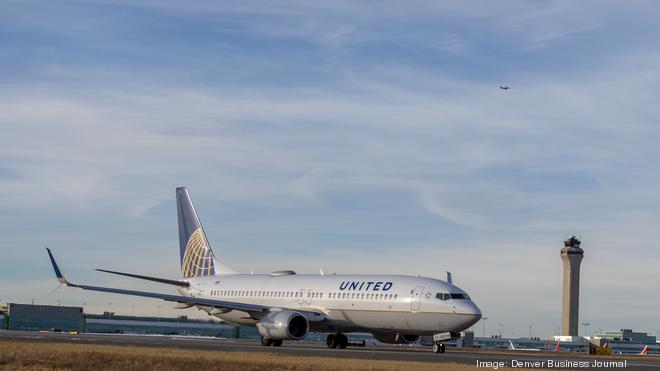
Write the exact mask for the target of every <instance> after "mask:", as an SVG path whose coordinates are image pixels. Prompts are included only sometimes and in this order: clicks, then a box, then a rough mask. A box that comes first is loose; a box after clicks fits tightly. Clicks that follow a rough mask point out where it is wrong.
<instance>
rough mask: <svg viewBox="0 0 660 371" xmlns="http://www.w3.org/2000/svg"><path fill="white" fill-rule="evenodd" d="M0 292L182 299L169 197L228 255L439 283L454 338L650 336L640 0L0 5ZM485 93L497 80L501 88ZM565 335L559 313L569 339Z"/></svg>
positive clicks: (76, 298)
mask: <svg viewBox="0 0 660 371" xmlns="http://www.w3.org/2000/svg"><path fill="white" fill-rule="evenodd" d="M0 5H1V6H2V9H3V10H2V12H0V254H1V256H2V258H1V260H0V301H1V302H30V301H31V300H34V301H35V302H36V303H41V304H57V303H61V304H62V305H83V304H84V305H85V309H86V310H87V311H90V312H102V311H105V310H111V311H115V312H118V313H126V314H145V315H156V314H157V313H161V314H162V315H172V316H173V315H182V314H185V315H188V316H190V317H199V318H206V315H205V314H202V313H201V312H197V311H195V310H194V309H188V310H175V309H172V307H171V305H170V304H168V303H165V302H158V301H153V300H147V299H136V298H130V297H122V296H118V295H114V296H113V295H107V294H101V293H94V292H82V291H80V290H76V289H73V288H60V289H58V290H56V291H55V292H52V291H53V290H54V289H55V288H57V282H56V281H55V279H54V277H53V274H52V270H51V267H50V264H49V261H48V258H47V256H46V254H45V251H44V249H43V247H44V246H48V247H50V248H52V249H53V251H54V253H55V256H56V257H57V258H58V261H59V263H60V266H61V269H62V270H63V272H64V273H65V274H66V275H67V278H68V279H69V280H71V281H73V282H81V283H87V284H96V285H109V286H112V287H124V288H140V289H149V290H159V291H161V292H169V291H168V289H169V288H168V287H161V286H158V285H156V284H154V285H152V284H150V283H145V282H135V281H131V280H128V279H124V278H121V277H113V276H108V275H106V274H103V273H100V272H96V271H94V270H93V268H106V269H113V270H120V271H127V272H135V273H139V274H146V275H153V276H161V277H170V278H176V277H177V276H178V272H179V268H180V267H179V249H178V237H177V224H176V207H175V193H174V189H175V187H177V186H187V187H188V189H189V190H190V193H191V196H192V198H193V200H194V202H195V204H196V206H197V211H198V213H199V214H200V217H201V218H202V221H203V223H204V226H205V230H206V234H207V236H208V238H209V240H210V243H211V246H212V247H213V249H214V252H215V254H216V255H217V256H218V258H219V259H220V260H221V261H222V262H223V263H225V264H227V265H229V266H231V267H232V268H234V269H236V270H238V271H242V272H248V271H254V272H264V273H265V272H270V271H273V270H278V269H293V270H295V271H297V272H298V273H318V272H319V269H323V270H324V271H325V272H337V273H374V274H376V273H393V274H407V275H423V276H429V277H436V278H441V279H444V277H445V272H446V271H451V272H452V273H453V277H454V282H455V283H456V284H457V285H458V286H459V287H461V288H463V289H464V290H466V291H467V292H468V293H470V295H471V296H472V297H473V299H474V300H475V302H476V303H477V305H479V306H480V308H481V309H482V311H483V313H484V315H485V316H487V317H488V320H487V321H486V323H485V326H484V323H483V321H482V322H479V323H478V324H477V325H476V326H475V331H476V333H477V336H481V334H482V332H484V333H485V334H486V335H487V336H488V335H490V334H493V333H497V332H498V331H499V328H500V326H499V324H502V325H501V327H502V329H503V333H504V335H506V336H511V335H514V336H526V335H528V331H529V326H530V325H531V326H532V332H533V335H534V336H542V337H547V336H551V335H553V334H554V333H555V332H556V331H557V327H558V326H559V325H560V322H561V295H562V293H561V287H562V286H561V285H562V281H561V279H562V277H561V273H562V265H561V260H560V257H559V250H560V248H561V247H562V246H563V240H564V239H565V238H567V237H568V236H570V235H572V234H575V235H577V236H578V237H579V238H580V239H581V240H582V247H583V248H584V250H585V257H584V260H583V263H582V281H581V307H580V322H588V323H590V326H589V327H588V329H587V331H588V332H589V333H593V331H596V330H598V329H620V328H634V329H636V330H641V331H649V332H651V333H652V334H654V335H655V334H656V332H657V331H660V311H659V310H658V307H660V296H659V295H658V290H656V289H655V282H658V281H660V268H659V267H660V230H659V229H658V226H659V225H660V193H658V189H659V188H660V146H659V145H658V143H659V142H660V127H659V121H660V106H659V105H658V104H657V102H658V101H659V99H660V48H659V47H658V43H657V40H658V38H659V37H660V23H659V22H657V14H658V13H659V11H660V9H659V8H660V5H658V4H657V3H656V2H652V1H634V2H625V3H622V2H616V1H581V2H572V1H545V2H537V1H507V2H490V1H461V2H450V1H428V2H426V1H410V2H398V1H392V2H388V1H384V2H383V1H378V2H376V1H361V2H356V1H315V2H308V1H287V0H285V1H279V2H271V1H240V2H215V1H204V0H191V1H186V2H180V1H169V0H161V1H124V0H107V1H60V2H37V1H23V0H21V1H13V0H9V1H8V0H2V1H0ZM500 85H507V86H510V87H511V89H510V90H506V91H505V90H501V89H499V86H500ZM582 333H583V327H582V326H581V327H580V334H582Z"/></svg>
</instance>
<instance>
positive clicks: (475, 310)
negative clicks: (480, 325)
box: [465, 302, 481, 328]
mask: <svg viewBox="0 0 660 371" xmlns="http://www.w3.org/2000/svg"><path fill="white" fill-rule="evenodd" d="M465 314H466V321H465V322H466V323H465V327H466V328H467V327H470V326H472V325H474V324H475V323H477V322H479V320H480V319H481V309H479V307H478V306H477V305H476V304H474V303H473V302H469V303H467V305H466V307H465Z"/></svg>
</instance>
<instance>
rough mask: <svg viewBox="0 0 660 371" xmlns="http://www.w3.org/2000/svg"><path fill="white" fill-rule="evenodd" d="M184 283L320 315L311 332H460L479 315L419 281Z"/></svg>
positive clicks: (238, 317) (199, 292)
mask: <svg viewBox="0 0 660 371" xmlns="http://www.w3.org/2000/svg"><path fill="white" fill-rule="evenodd" d="M189 282H190V286H189V287H187V288H182V289H180V292H181V294H183V295H186V296H195V297H204V298H210V299H216V300H227V301H232V302H238V303H249V304H259V305H264V306H268V307H275V308H286V309H290V310H313V311H318V312H322V313H324V314H325V320H324V321H321V322H310V327H311V330H313V331H333V332H352V331H363V332H371V333H377V332H399V333H400V334H401V335H406V334H409V335H432V334H435V333H442V332H460V331H462V330H465V329H466V328H468V327H470V326H472V325H473V324H474V323H476V322H477V321H478V320H479V319H480V318H481V311H480V310H479V308H478V307H477V306H476V305H475V304H474V303H473V302H472V301H471V300H470V299H469V297H468V296H467V294H466V293H465V292H464V291H463V290H461V289H460V288H458V287H456V286H454V285H452V284H450V283H447V282H445V281H441V280H437V279H432V278H424V277H410V276H395V275H334V274H332V275H303V274H301V275H298V274H288V275H286V274H285V275H278V276H273V275H267V274H265V275H261V274H259V275H252V274H235V275H220V276H208V277H197V278H192V279H190V281H189ZM438 294H440V295H438ZM451 294H453V295H451ZM202 309H204V310H206V311H208V312H210V313H211V314H213V315H215V316H217V317H218V318H221V319H223V320H226V321H230V322H233V323H237V324H243V325H255V324H256V323H257V320H255V319H253V318H251V317H250V315H249V314H248V313H246V312H242V311H238V310H232V311H228V312H224V313H218V311H217V310H216V311H213V312H212V308H202Z"/></svg>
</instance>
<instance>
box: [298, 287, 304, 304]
mask: <svg viewBox="0 0 660 371" xmlns="http://www.w3.org/2000/svg"><path fill="white" fill-rule="evenodd" d="M304 303H305V289H300V290H298V304H304Z"/></svg>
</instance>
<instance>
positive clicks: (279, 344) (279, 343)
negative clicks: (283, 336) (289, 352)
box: [273, 340, 282, 347]
mask: <svg viewBox="0 0 660 371" xmlns="http://www.w3.org/2000/svg"><path fill="white" fill-rule="evenodd" d="M273 346H274V347H281V346H282V340H273Z"/></svg>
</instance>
